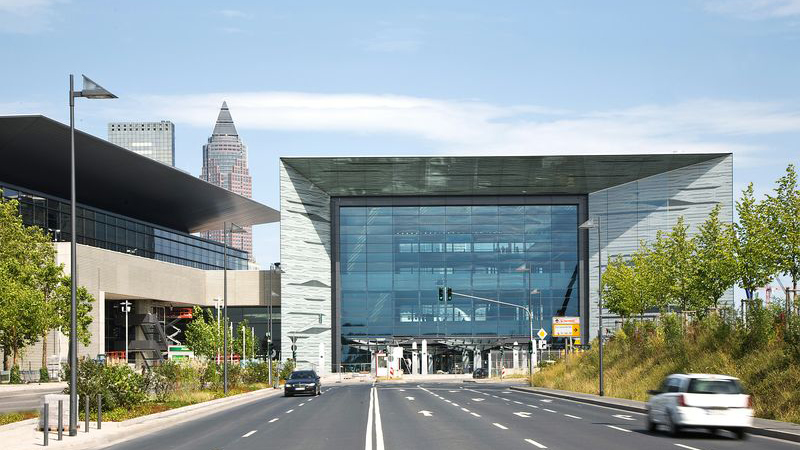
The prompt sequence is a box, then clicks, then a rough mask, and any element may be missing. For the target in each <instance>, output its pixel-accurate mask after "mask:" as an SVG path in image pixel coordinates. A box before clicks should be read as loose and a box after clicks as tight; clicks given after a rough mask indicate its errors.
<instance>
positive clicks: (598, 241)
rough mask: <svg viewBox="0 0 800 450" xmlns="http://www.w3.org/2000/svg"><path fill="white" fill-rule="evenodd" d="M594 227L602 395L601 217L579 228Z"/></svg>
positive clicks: (588, 221)
mask: <svg viewBox="0 0 800 450" xmlns="http://www.w3.org/2000/svg"><path fill="white" fill-rule="evenodd" d="M592 228H596V229H597V325H598V327H597V340H598V342H599V345H600V347H599V351H600V392H599V394H600V395H601V396H602V395H604V390H603V283H602V279H603V277H602V266H601V263H602V259H601V256H602V255H601V253H600V250H601V249H600V217H598V216H595V217H592V218H591V219H589V220H587V221H586V222H583V223H582V224H581V225H580V226H579V227H578V229H581V230H590V229H592Z"/></svg>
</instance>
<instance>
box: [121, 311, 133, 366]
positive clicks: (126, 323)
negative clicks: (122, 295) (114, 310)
mask: <svg viewBox="0 0 800 450" xmlns="http://www.w3.org/2000/svg"><path fill="white" fill-rule="evenodd" d="M121 305H122V312H124V313H125V364H128V362H129V361H130V359H128V313H129V312H131V302H129V301H127V300H125V301H124V302H122V303H121Z"/></svg>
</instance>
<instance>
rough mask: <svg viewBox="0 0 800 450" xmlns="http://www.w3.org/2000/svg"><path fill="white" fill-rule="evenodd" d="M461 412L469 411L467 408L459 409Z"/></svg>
mask: <svg viewBox="0 0 800 450" xmlns="http://www.w3.org/2000/svg"><path fill="white" fill-rule="evenodd" d="M461 410H462V411H464V412H469V410H468V409H467V408H461Z"/></svg>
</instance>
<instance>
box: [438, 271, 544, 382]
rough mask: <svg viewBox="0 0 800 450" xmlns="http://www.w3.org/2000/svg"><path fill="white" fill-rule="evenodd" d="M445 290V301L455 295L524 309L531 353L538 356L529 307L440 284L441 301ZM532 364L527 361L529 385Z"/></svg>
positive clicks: (531, 313) (532, 362)
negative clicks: (459, 290) (470, 293)
mask: <svg viewBox="0 0 800 450" xmlns="http://www.w3.org/2000/svg"><path fill="white" fill-rule="evenodd" d="M445 292H446V293H447V301H451V300H452V299H453V296H454V295H456V296H458V297H465V298H471V299H474V300H482V301H484V302H489V303H496V304H498V305H504V306H511V307H513V308H517V309H521V310H523V311H525V313H526V314H528V329H529V331H530V335H529V345H530V346H531V355H537V356H538V353H537V352H538V350H537V349H535V348H534V347H533V311H531V309H530V308H527V307H525V306H520V305H515V304H514V303H508V302H503V301H500V300H495V299H493V298H486V297H478V296H475V295H469V294H462V293H460V292H454V291H453V289H452V288H449V287H442V286H440V287H439V301H442V300H443V299H444V298H445V296H444V294H445ZM535 359H536V360H537V361H536V362H538V359H539V358H538V357H537V358H535ZM533 365H534V361H528V375H529V377H528V382H529V383H530V384H531V385H533Z"/></svg>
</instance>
